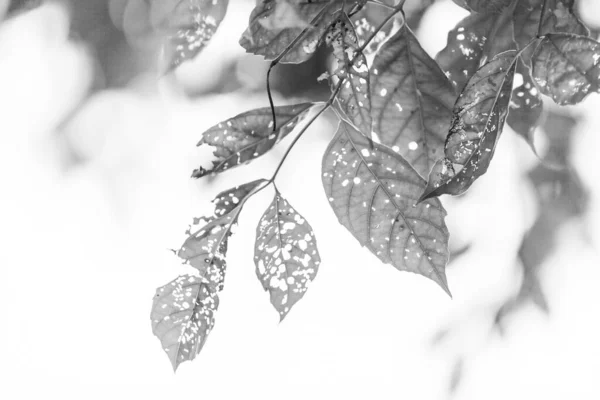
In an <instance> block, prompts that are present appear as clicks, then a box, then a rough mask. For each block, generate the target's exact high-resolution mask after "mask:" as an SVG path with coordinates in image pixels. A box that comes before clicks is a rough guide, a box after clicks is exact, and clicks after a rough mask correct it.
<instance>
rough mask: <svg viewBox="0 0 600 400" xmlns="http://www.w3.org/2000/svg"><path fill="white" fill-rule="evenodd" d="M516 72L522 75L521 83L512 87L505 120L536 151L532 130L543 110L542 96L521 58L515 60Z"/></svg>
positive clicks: (535, 126)
mask: <svg viewBox="0 0 600 400" xmlns="http://www.w3.org/2000/svg"><path fill="white" fill-rule="evenodd" d="M516 73H517V75H518V76H521V77H522V80H523V83H522V84H521V85H519V86H518V87H516V88H514V89H513V93H512V96H511V100H510V111H509V113H508V118H507V120H506V122H507V123H508V125H509V126H510V127H511V128H512V129H514V130H515V132H517V133H518V134H519V135H520V136H521V137H522V138H523V139H525V141H526V142H527V144H529V146H531V149H532V150H533V151H534V152H536V150H535V143H534V132H535V128H537V126H538V123H539V120H540V117H541V115H542V111H543V110H544V104H543V101H542V96H541V95H540V92H539V91H538V89H537V87H536V86H535V84H534V83H533V78H532V77H531V71H530V69H529V68H528V67H527V66H526V65H525V63H524V62H523V60H522V59H521V58H519V60H518V61H517V72H516ZM536 153H537V152H536Z"/></svg>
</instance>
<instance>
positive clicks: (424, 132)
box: [371, 25, 456, 177]
mask: <svg viewBox="0 0 600 400" xmlns="http://www.w3.org/2000/svg"><path fill="white" fill-rule="evenodd" d="M372 71H373V73H372V74H371V89H372V108H373V111H372V114H373V119H374V121H373V131H374V132H375V133H376V134H377V135H378V137H379V139H380V141H381V143H383V144H385V145H386V146H388V147H391V148H392V149H393V150H394V151H396V152H398V153H400V154H401V155H402V157H404V158H405V159H406V160H407V161H408V162H410V163H411V165H412V166H413V168H414V169H415V170H416V171H417V172H418V173H419V174H420V175H421V176H423V177H427V176H428V175H429V171H430V170H431V167H432V166H433V164H435V161H436V160H437V159H439V158H440V156H441V154H442V152H443V146H444V139H445V137H446V133H447V132H448V128H449V127H450V120H451V117H452V111H451V110H452V105H453V104H454V101H455V99H456V95H455V93H454V88H453V87H452V84H451V83H450V81H449V80H448V78H447V77H446V75H444V72H443V71H442V70H441V69H440V68H439V66H438V65H437V64H436V62H435V61H434V60H433V59H431V57H429V55H428V54H427V53H426V52H425V50H423V48H422V47H421V45H420V44H419V42H418V40H417V38H416V37H415V36H414V34H413V33H412V31H411V30H410V28H408V27H407V26H406V25H404V26H403V27H402V28H401V29H400V30H399V31H398V32H396V34H394V36H393V37H392V38H390V39H389V40H388V41H387V42H386V43H385V44H384V45H383V46H382V47H381V49H380V50H379V52H378V53H377V55H376V57H375V60H374V61H373V66H372Z"/></svg>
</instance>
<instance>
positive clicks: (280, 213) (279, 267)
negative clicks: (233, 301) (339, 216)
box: [254, 192, 321, 320]
mask: <svg viewBox="0 0 600 400" xmlns="http://www.w3.org/2000/svg"><path fill="white" fill-rule="evenodd" d="M254 263H255V264H256V276H258V279H259V280H260V282H261V283H262V285H263V288H264V289H265V290H267V291H269V293H270V295H271V304H273V307H275V309H276V310H277V312H279V316H280V318H281V320H283V318H285V316H286V315H287V313H288V312H289V311H290V309H291V308H292V307H293V306H294V304H296V303H297V302H298V301H299V300H300V299H301V298H302V297H303V296H304V293H306V289H307V288H308V285H309V284H310V283H311V282H312V281H313V280H314V279H315V276H316V275H317V271H318V270H319V264H320V263H321V258H320V257H319V251H318V250H317V240H316V239H315V234H314V232H313V230H312V228H311V226H310V225H309V224H308V222H307V221H306V220H305V219H304V218H303V217H302V216H301V215H300V214H298V212H297V211H296V210H295V209H294V208H293V207H292V206H291V205H290V203H288V202H287V200H286V199H284V198H283V197H282V196H281V194H280V193H279V192H276V193H275V198H274V199H273V202H272V203H271V205H270V206H269V208H267V210H266V211H265V213H264V214H263V216H262V218H261V219H260V222H259V223H258V226H257V228H256V244H255V247H254Z"/></svg>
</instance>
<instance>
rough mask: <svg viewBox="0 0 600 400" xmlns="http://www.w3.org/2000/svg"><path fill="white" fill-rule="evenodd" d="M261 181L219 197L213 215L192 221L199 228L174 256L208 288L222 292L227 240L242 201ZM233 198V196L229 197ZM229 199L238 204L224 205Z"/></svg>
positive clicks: (235, 222)
mask: <svg viewBox="0 0 600 400" xmlns="http://www.w3.org/2000/svg"><path fill="white" fill-rule="evenodd" d="M262 183H264V180H257V181H254V182H250V183H247V184H245V185H241V186H238V187H236V188H233V189H230V190H227V191H225V192H222V193H220V194H219V195H218V196H217V197H216V198H215V199H214V200H213V202H214V203H215V215H214V216H210V217H202V218H198V219H197V220H196V221H195V224H196V225H199V226H200V228H199V229H197V230H196V231H195V232H193V233H191V232H190V234H189V236H188V238H187V239H186V240H185V242H184V243H183V245H182V246H181V249H179V251H178V252H177V255H178V256H179V257H180V258H182V259H183V260H185V261H186V262H187V263H189V264H190V265H191V266H192V267H194V268H196V269H197V270H198V271H200V276H202V277H203V278H204V279H205V280H206V281H207V284H208V285H210V286H211V288H213V289H214V290H217V291H220V290H222V289H223V283H224V280H225V270H226V268H227V264H226V262H225V256H226V254H227V245H228V240H229V237H230V236H231V234H232V229H233V227H234V226H235V225H236V224H237V220H238V217H239V215H240V212H241V211H242V207H243V205H244V203H245V201H246V200H247V199H248V198H250V197H251V196H252V195H253V194H254V193H256V192H258V191H259V190H260V189H262V187H264V186H262V185H261V184H262ZM230 194H233V196H230ZM228 198H231V202H232V203H233V202H234V200H233V199H234V198H235V199H237V204H236V205H235V206H233V204H231V203H230V204H227V202H228V201H227V200H226V199H228Z"/></svg>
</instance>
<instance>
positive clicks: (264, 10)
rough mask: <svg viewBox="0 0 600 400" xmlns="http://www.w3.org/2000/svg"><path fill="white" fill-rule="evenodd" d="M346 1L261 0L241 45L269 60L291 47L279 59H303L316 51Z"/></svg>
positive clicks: (251, 17) (287, 61) (284, 61)
mask: <svg viewBox="0 0 600 400" xmlns="http://www.w3.org/2000/svg"><path fill="white" fill-rule="evenodd" d="M353 3H355V2H353ZM343 4H344V3H343V2H341V1H339V0H316V1H305V0H262V1H259V3H258V4H257V5H256V7H255V8H254V10H253V11H252V14H250V22H249V26H248V28H247V29H246V31H245V32H244V34H243V35H242V37H241V39H240V45H241V46H242V47H243V48H244V49H246V51H247V52H249V53H252V54H257V55H262V56H263V57H264V58H265V59H267V60H273V59H275V58H277V57H278V56H280V55H281V54H282V53H283V52H284V51H288V53H287V54H286V55H285V56H284V57H283V58H282V59H281V60H280V62H282V63H301V62H304V61H306V60H307V59H308V58H310V57H311V56H312V55H313V53H314V52H315V50H316V49H317V45H318V44H319V41H320V40H321V37H322V36H323V35H324V34H325V32H326V31H327V29H328V28H329V25H331V23H332V22H333V20H334V14H335V11H337V10H338V9H339V8H340V7H342V6H343Z"/></svg>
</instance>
